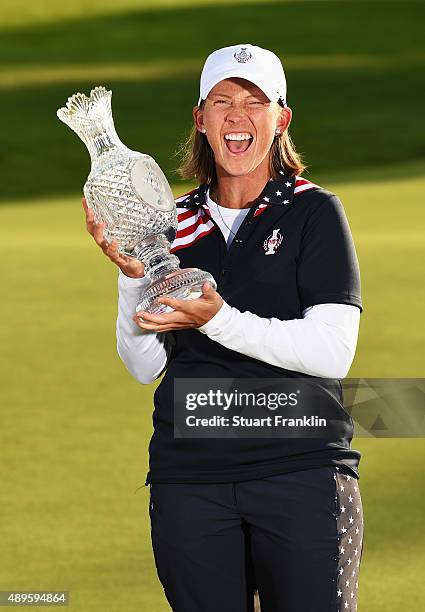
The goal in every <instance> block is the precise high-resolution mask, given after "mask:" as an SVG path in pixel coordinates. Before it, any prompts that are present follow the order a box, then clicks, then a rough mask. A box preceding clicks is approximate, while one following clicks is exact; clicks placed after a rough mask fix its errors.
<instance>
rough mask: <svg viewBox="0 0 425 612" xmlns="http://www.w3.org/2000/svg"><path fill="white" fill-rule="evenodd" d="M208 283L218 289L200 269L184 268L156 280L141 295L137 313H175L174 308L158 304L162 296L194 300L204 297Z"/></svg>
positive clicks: (212, 280) (210, 277)
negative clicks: (205, 285)
mask: <svg viewBox="0 0 425 612" xmlns="http://www.w3.org/2000/svg"><path fill="white" fill-rule="evenodd" d="M205 282H208V283H210V284H211V286H212V287H213V288H214V289H216V288H217V284H216V282H215V280H214V278H213V277H212V276H211V274H209V273H208V272H204V271H203V270H199V269H198V268H184V269H183V270H177V271H176V272H172V273H171V274H167V275H166V276H162V277H161V278H159V279H157V280H154V281H153V282H152V283H151V284H150V285H149V286H148V287H147V289H146V290H145V291H143V294H142V295H141V298H140V301H139V303H138V304H137V307H136V312H139V311H141V310H143V311H144V312H149V313H151V314H162V313H164V312H173V310H174V309H173V308H171V307H170V306H167V305H165V304H160V303H158V301H157V299H158V298H159V297H160V296H167V297H173V298H176V299H178V300H194V299H196V298H198V297H199V296H201V295H202V285H203V284H204V283H205Z"/></svg>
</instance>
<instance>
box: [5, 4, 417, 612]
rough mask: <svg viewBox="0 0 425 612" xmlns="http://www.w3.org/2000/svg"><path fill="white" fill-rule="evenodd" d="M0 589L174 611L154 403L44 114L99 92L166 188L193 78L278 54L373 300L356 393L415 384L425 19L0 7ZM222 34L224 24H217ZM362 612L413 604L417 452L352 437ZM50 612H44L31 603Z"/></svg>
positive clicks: (230, 7) (78, 604)
mask: <svg viewBox="0 0 425 612" xmlns="http://www.w3.org/2000/svg"><path fill="white" fill-rule="evenodd" d="M0 8H1V9H2V22H1V26H0V93H1V96H0V116H1V117H2V119H3V121H2V130H1V139H0V163H1V167H2V177H4V178H3V181H2V189H1V192H0V227H1V228H2V229H3V232H2V240H1V242H0V272H1V275H2V285H3V294H2V302H1V321H2V322H1V324H0V345H1V347H2V349H3V350H2V352H1V353H0V376H1V381H2V385H1V387H0V389H1V391H0V403H1V417H2V436H1V461H2V477H1V498H2V509H1V530H0V531H1V533H0V535H1V567H2V570H1V579H0V590H1V589H8V588H22V589H27V588H30V589H58V590H59V589H68V590H70V591H71V598H72V604H71V606H72V607H71V608H70V609H71V610H72V609H73V610H76V611H78V612H80V611H81V612H106V611H109V610H111V611H113V612H116V611H117V610H125V611H126V612H133V611H134V612H136V610H137V611H139V610H149V611H151V610H152V611H154V612H165V611H166V610H169V607H168V605H167V604H166V602H165V598H164V596H163V593H162V588H161V585H160V583H159V582H158V579H157V576H156V570H155V567H154V562H153V557H152V551H151V546H150V539H149V538H150V535H149V523H148V511H147V506H148V491H147V488H146V487H144V486H143V484H144V479H145V475H146V471H147V460H148V456H147V447H148V443H149V439H150V436H151V432H152V421H151V418H152V393H153V387H143V386H140V385H139V384H137V382H136V381H134V380H133V379H132V378H131V376H130V375H129V374H128V373H127V371H126V370H125V368H124V366H123V364H122V363H121V362H120V360H119V358H118V356H117V354H116V348H115V328H114V325H115V316H116V276H117V275H116V270H115V269H114V268H113V266H112V265H111V264H110V262H109V261H107V260H106V259H105V258H103V257H102V256H101V254H100V253H99V252H98V250H97V249H96V248H95V246H94V244H93V243H92V241H91V240H90V238H89V236H88V235H87V234H86V232H85V230H84V228H83V213H82V209H81V204H80V195H79V191H78V190H79V189H80V188H81V186H82V185H83V183H84V181H85V177H86V175H87V173H88V170H89V160H88V154H87V153H86V151H85V150H84V146H83V144H82V143H81V142H80V141H79V139H78V138H77V137H76V136H75V135H74V134H73V133H72V132H71V131H70V130H69V129H68V128H67V127H66V126H64V125H63V124H61V123H60V122H59V121H58V120H57V118H56V115H55V111H56V109H57V108H58V107H59V106H61V105H63V104H64V102H65V101H66V99H67V97H68V96H69V95H70V94H72V93H73V92H75V91H77V90H80V91H86V92H88V91H89V90H90V88H91V87H92V86H93V85H95V84H98V83H102V84H105V85H107V86H108V87H111V88H112V89H113V91H114V97H113V107H114V117H115V120H116V126H117V129H118V133H119V134H120V136H121V138H122V140H123V141H124V142H125V143H126V144H127V145H128V146H130V147H132V148H134V149H137V150H141V151H144V152H148V153H150V154H151V155H153V156H154V157H155V158H156V159H157V161H158V162H159V163H160V164H161V166H162V167H163V168H164V170H165V171H166V173H167V175H168V177H169V179H170V181H172V182H173V183H174V189H175V192H176V194H177V193H182V192H183V191H184V189H185V186H184V185H181V184H180V185H177V184H176V177H175V174H173V168H174V167H175V165H176V164H177V160H176V159H175V158H174V157H173V152H174V151H175V150H176V148H177V145H178V143H179V141H180V140H181V139H182V137H183V135H184V133H185V131H186V130H187V129H188V128H189V126H190V122H191V108H192V106H193V104H194V103H195V101H196V99H197V90H198V77H199V70H200V68H201V66H202V62H203V60H204V58H205V57H206V55H207V54H208V53H209V52H211V51H212V50H213V49H214V48H217V47H219V46H224V45H227V44H234V43H235V42H238V41H242V40H247V41H252V42H254V43H257V44H260V45H262V46H266V47H269V48H272V49H274V50H275V51H276V52H278V53H279V54H280V56H281V57H282V59H283V61H284V64H285V67H286V71H287V77H288V87H289V94H288V100H289V103H290V105H291V107H292V108H293V110H294V121H293V128H292V135H293V137H294V140H295V142H296V144H297V147H298V148H299V150H300V151H302V152H304V153H305V157H306V160H307V162H308V164H309V166H310V174H308V175H307V176H308V177H309V178H311V179H312V180H313V181H315V182H318V183H319V184H322V185H323V186H325V187H328V188H329V189H331V190H333V191H335V192H336V193H337V194H338V195H339V196H340V197H341V199H342V201H343V202H344V205H345V208H346V210H347V213H348V217H349V220H350V224H351V227H352V231H353V234H354V238H355V241H356V245H357V251H358V255H359V259H360V264H361V271H362V285H363V298H364V308H365V309H364V314H363V315H362V322H361V331H360V339H359V345H358V350H357V356H356V359H355V362H354V365H353V368H352V370H351V373H350V375H351V376H353V377H357V376H361V377H368V378H372V377H415V376H416V377H420V376H423V374H424V368H423V352H424V351H423V346H424V325H423V323H422V319H423V312H422V310H423V307H422V304H423V302H424V282H423V271H422V270H423V259H424V252H423V251H424V249H423V245H424V238H425V236H424V234H425V232H424V229H423V219H424V214H423V204H422V202H423V193H424V191H425V166H424V159H425V146H424V137H423V133H422V130H421V129H420V126H421V125H422V122H423V108H424V98H425V86H424V82H423V78H422V73H423V66H424V63H425V46H424V40H423V27H422V22H423V17H424V13H425V5H424V4H423V3H421V2H413V1H411V0H406V1H400V2H391V1H386V0H385V1H382V2H363V1H362V2H341V1H339V2H338V1H306V2H303V1H299V2H297V1H294V2H271V3H269V2H255V1H250V2H247V3H245V2H233V3H229V2H227V1H226V0H220V1H219V2H217V1H216V2H202V3H201V2H200V1H199V0H198V1H195V0H184V1H177V0H160V1H155V2H153V1H151V0H146V1H144V2H142V1H138V0H123V1H122V2H120V3H117V2H112V1H111V0H102V2H100V0H90V2H88V1H87V0H85V1H83V0H74V2H67V3H66V2H64V3H58V2H56V1H54V0H38V1H36V2H33V3H27V2H23V0H14V1H13V2H12V1H11V0H0ZM229 24H231V27H229ZM353 447H354V448H357V449H359V450H360V451H362V452H363V458H362V462H361V465H360V467H361V480H360V486H361V492H362V497H363V503H364V510H365V550H364V557H363V562H362V568H361V579H360V601H359V610H362V611H364V612H367V611H369V610H376V612H405V611H410V610H416V609H419V606H420V605H422V602H423V599H424V595H425V590H424V587H423V581H422V580H421V578H422V577H421V573H420V569H421V567H423V566H424V562H425V553H424V552H423V551H424V545H423V544H424V529H423V525H422V522H423V491H422V488H421V487H420V482H421V475H422V466H423V464H424V460H425V456H424V455H425V446H424V444H423V440H421V439H409V440H404V439H393V440H384V439H380V440H372V439H365V438H362V439H358V440H355V441H354V443H353ZM38 609H40V610H42V609H44V608H38Z"/></svg>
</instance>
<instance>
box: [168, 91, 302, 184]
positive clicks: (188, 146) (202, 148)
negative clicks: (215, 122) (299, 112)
mask: <svg viewBox="0 0 425 612" xmlns="http://www.w3.org/2000/svg"><path fill="white" fill-rule="evenodd" d="M203 104H204V100H202V102H201V104H200V106H201V107H202V106H203ZM176 155H177V156H178V157H180V158H181V162H180V165H179V166H178V168H177V169H176V171H177V173H178V174H179V175H180V177H181V178H183V179H186V180H193V179H196V180H197V181H198V182H199V183H202V184H203V183H214V182H216V180H217V175H216V170H215V160H214V153H213V150H212V148H211V146H210V144H209V142H208V140H207V137H206V136H205V134H201V133H200V132H199V131H198V130H197V129H196V127H195V125H193V126H192V128H191V130H190V132H189V135H188V137H187V138H186V140H184V141H183V142H182V144H181V145H180V148H179V149H178V151H177V153H176ZM269 164H270V175H271V177H272V178H273V179H277V178H279V176H280V174H279V173H280V171H281V170H283V171H284V172H285V174H286V175H287V176H295V175H299V174H301V173H302V172H303V171H304V170H305V169H306V166H305V165H304V163H303V161H302V158H301V155H300V154H299V153H297V151H296V149H295V145H294V143H293V142H292V140H291V137H290V135H289V132H288V130H285V132H284V133H283V134H281V135H280V136H275V138H274V140H273V143H272V145H271V147H270V156H269Z"/></svg>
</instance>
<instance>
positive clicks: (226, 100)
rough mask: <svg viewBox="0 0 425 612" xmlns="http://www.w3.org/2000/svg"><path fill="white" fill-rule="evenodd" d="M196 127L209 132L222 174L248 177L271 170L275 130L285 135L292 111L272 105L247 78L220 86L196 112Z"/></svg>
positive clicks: (221, 83)
mask: <svg viewBox="0 0 425 612" xmlns="http://www.w3.org/2000/svg"><path fill="white" fill-rule="evenodd" d="M193 114H194V119H195V124H196V127H197V129H198V130H199V131H201V130H202V129H205V130H206V137H207V139H208V142H209V144H210V146H211V148H212V150H213V152H214V158H215V162H216V165H217V167H218V168H217V170H218V173H219V174H223V172H220V169H222V171H224V174H227V175H232V176H245V175H248V174H251V173H252V172H254V171H255V170H257V169H259V168H262V167H263V166H264V168H267V169H268V163H269V162H268V158H269V153H270V147H271V145H272V143H273V140H274V138H275V131H276V129H280V132H281V133H282V132H284V131H285V130H286V128H287V127H288V125H289V123H290V121H291V115H292V113H291V110H290V109H289V108H282V107H281V106H279V104H278V103H277V102H270V100H269V99H268V98H267V96H266V94H265V93H264V92H263V91H262V90H261V89H260V88H259V87H257V86H256V85H254V83H251V82H250V81H246V80H245V79H240V78H234V79H233V78H232V79H225V80H224V81H220V83H217V85H215V86H214V87H213V88H212V90H211V91H210V93H209V94H208V96H207V99H206V100H205V103H204V106H203V108H200V107H198V106H196V107H195V108H194V109H193Z"/></svg>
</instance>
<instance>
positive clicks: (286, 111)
mask: <svg viewBox="0 0 425 612" xmlns="http://www.w3.org/2000/svg"><path fill="white" fill-rule="evenodd" d="M291 119H292V110H291V109H290V108H289V106H285V107H284V108H282V109H281V110H280V114H279V119H278V120H277V123H276V129H278V130H279V131H280V133H281V134H283V132H285V130H287V129H288V127H289V124H290V123H291Z"/></svg>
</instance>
